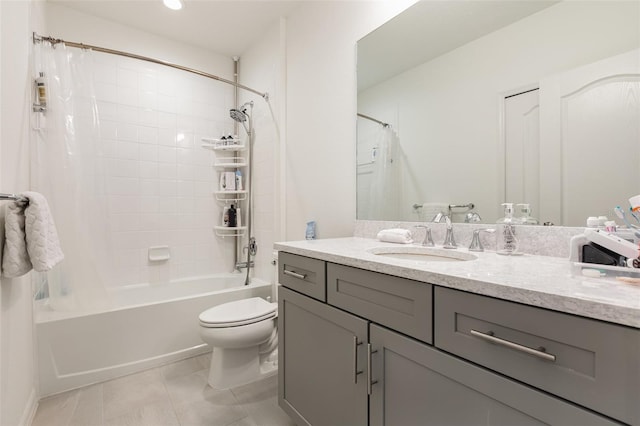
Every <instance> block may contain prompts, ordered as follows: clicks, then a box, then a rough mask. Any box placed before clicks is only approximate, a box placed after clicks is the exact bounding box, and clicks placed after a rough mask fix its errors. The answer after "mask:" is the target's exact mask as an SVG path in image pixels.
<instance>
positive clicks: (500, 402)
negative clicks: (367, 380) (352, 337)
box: [370, 325, 615, 426]
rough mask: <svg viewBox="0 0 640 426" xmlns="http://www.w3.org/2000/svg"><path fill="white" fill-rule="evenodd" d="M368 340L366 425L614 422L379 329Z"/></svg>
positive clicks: (373, 327) (373, 330)
mask: <svg viewBox="0 0 640 426" xmlns="http://www.w3.org/2000/svg"><path fill="white" fill-rule="evenodd" d="M370 341H371V345H372V347H373V351H376V352H375V353H373V354H372V369H373V374H372V380H374V381H377V383H375V384H374V385H373V388H372V394H371V400H370V420H371V425H389V426H403V425H406V426H416V425H438V426H444V425H474V426H477V425H509V426H513V425H540V424H563V425H582V426H586V425H599V424H615V423H612V422H611V421H609V420H608V419H606V418H604V417H600V416H597V415H595V414H593V413H591V412H588V411H586V410H583V409H582V408H579V407H577V406H575V405H573V404H569V403H567V402H565V401H563V400H560V399H557V398H554V397H552V396H550V395H547V394H545V393H542V392H539V391H536V390H534V389H532V388H530V387H528V386H524V385H522V384H520V383H518V382H515V381H512V380H509V379H507V378H505V377H503V376H499V375H497V374H494V373H491V372H490V371H488V370H485V369H483V368H481V367H478V366H476V365H473V364H471V363H468V362H465V361H462V360H460V359H458V358H455V357H453V356H451V355H448V354H447V353H445V352H441V351H439V350H437V349H434V348H433V347H430V346H428V345H425V344H423V343H420V342H417V341H415V340H413V339H410V338H408V337H405V336H402V335H400V334H398V333H395V332H393V331H390V330H387V329H384V328H382V327H379V326H376V325H371V329H370Z"/></svg>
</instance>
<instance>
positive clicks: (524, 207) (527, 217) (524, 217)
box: [516, 203, 538, 225]
mask: <svg viewBox="0 0 640 426" xmlns="http://www.w3.org/2000/svg"><path fill="white" fill-rule="evenodd" d="M516 205H517V206H518V207H520V213H521V215H520V217H519V218H518V219H519V221H520V223H521V224H522V225H537V224H538V220H537V219H536V218H535V217H532V216H531V205H530V204H528V203H524V204H516Z"/></svg>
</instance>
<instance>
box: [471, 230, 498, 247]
mask: <svg viewBox="0 0 640 426" xmlns="http://www.w3.org/2000/svg"><path fill="white" fill-rule="evenodd" d="M481 232H489V233H491V234H493V233H494V232H496V230H495V229H494V228H487V229H476V230H475V231H473V238H471V244H470V245H469V251H484V247H483V246H482V242H481V241H480V233H481Z"/></svg>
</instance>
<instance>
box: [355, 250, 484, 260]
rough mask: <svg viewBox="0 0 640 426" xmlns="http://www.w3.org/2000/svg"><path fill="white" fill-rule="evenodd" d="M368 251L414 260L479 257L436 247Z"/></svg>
mask: <svg viewBox="0 0 640 426" xmlns="http://www.w3.org/2000/svg"><path fill="white" fill-rule="evenodd" d="M368 252H369V253H371V254H375V255H377V256H384V257H391V258H394V259H402V260H412V261H414V262H464V261H467V260H475V259H477V258H478V257H477V256H475V255H473V254H471V253H465V252H461V251H457V250H447V249H441V248H435V247H416V246H410V247H407V246H404V247H376V248H372V249H369V250H368Z"/></svg>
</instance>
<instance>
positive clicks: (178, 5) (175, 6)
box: [162, 0, 182, 10]
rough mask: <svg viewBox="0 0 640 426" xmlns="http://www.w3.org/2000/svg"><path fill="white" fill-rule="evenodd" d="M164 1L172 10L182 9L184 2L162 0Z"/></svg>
mask: <svg viewBox="0 0 640 426" xmlns="http://www.w3.org/2000/svg"><path fill="white" fill-rule="evenodd" d="M162 2H163V3H164V5H165V6H167V7H168V8H169V9H171V10H180V9H182V2H181V1H180V0H162Z"/></svg>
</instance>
